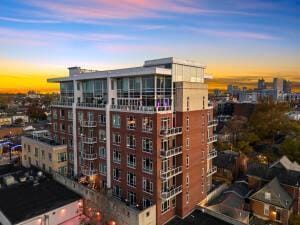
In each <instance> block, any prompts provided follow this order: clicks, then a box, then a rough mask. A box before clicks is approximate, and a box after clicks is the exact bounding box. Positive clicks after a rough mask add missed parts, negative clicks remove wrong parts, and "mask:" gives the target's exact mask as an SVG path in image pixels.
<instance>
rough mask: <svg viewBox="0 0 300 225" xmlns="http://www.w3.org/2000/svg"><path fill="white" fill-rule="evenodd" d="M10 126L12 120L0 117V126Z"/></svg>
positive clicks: (7, 117)
mask: <svg viewBox="0 0 300 225" xmlns="http://www.w3.org/2000/svg"><path fill="white" fill-rule="evenodd" d="M10 125H12V118H11V117H9V116H4V117H0V126H10Z"/></svg>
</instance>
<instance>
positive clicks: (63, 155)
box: [57, 152, 67, 162]
mask: <svg viewBox="0 0 300 225" xmlns="http://www.w3.org/2000/svg"><path fill="white" fill-rule="evenodd" d="M57 161H58V162H65V161H67V153H66V152H60V153H58V154H57Z"/></svg>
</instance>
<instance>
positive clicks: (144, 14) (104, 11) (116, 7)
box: [24, 0, 254, 22]
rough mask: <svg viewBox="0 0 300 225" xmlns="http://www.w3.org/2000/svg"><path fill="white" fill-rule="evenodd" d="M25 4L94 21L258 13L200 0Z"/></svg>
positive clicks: (52, 13) (60, 15) (61, 15)
mask: <svg viewBox="0 0 300 225" xmlns="http://www.w3.org/2000/svg"><path fill="white" fill-rule="evenodd" d="M24 3H25V4H30V5H31V6H33V7H35V8H36V10H38V12H39V13H40V12H41V11H43V12H44V13H47V15H48V16H49V17H50V18H58V19H59V20H64V21H72V22H74V21H75V22H94V21H99V20H108V19H136V18H161V17H167V16H171V15H172V14H184V15H186V14H193V15H219V14H233V15H234V14H237V15H247V16H249V15H254V14H253V13H249V12H244V11H234V10H224V9H215V8H213V7H204V6H202V5H201V3H202V2H200V1H181V0H151V1H148V0H89V1H78V0H68V1H58V0H43V1H35V0H27V1H25V2H24Z"/></svg>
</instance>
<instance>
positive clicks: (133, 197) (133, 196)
mask: <svg viewBox="0 0 300 225" xmlns="http://www.w3.org/2000/svg"><path fill="white" fill-rule="evenodd" d="M128 200H129V204H130V205H134V206H135V205H136V193H134V192H132V191H129V192H128Z"/></svg>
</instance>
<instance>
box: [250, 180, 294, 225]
mask: <svg viewBox="0 0 300 225" xmlns="http://www.w3.org/2000/svg"><path fill="white" fill-rule="evenodd" d="M292 206H293V199H292V197H291V196H290V195H289V193H287V192H286V190H285V189H284V188H283V187H282V186H281V185H280V183H279V181H278V179H277V178H276V177H275V178H274V179H273V180H272V181H270V182H269V183H268V184H267V185H265V186H264V187H263V188H262V189H260V190H259V191H257V192H256V193H254V194H253V195H252V196H251V197H250V208H251V211H252V213H253V215H254V216H257V217H258V218H261V219H264V220H268V221H269V220H270V221H275V222H280V223H282V224H284V225H288V221H289V217H290V215H291V214H292V212H293V207H292Z"/></svg>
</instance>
